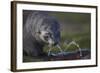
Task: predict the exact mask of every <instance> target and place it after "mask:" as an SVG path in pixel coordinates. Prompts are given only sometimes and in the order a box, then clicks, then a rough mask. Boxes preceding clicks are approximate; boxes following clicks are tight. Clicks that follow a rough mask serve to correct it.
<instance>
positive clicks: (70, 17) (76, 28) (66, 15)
mask: <svg viewBox="0 0 100 73" xmlns="http://www.w3.org/2000/svg"><path fill="white" fill-rule="evenodd" d="M48 14H49V15H51V16H54V17H55V18H56V19H57V21H58V22H59V23H60V27H61V28H60V30H61V48H62V49H63V50H64V51H67V52H68V51H74V50H77V47H76V46H75V45H71V46H70V47H69V48H67V46H66V45H65V44H64V42H66V41H67V42H68V43H70V42H71V41H75V42H76V43H77V44H78V45H79V46H80V48H81V49H89V50H90V49H91V40H90V39H91V32H90V31H91V28H90V27H91V14H90V13H75V12H73V13H72V12H48ZM44 51H46V52H47V51H48V49H47V47H46V48H44ZM56 51H59V49H53V50H52V52H56Z"/></svg>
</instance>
